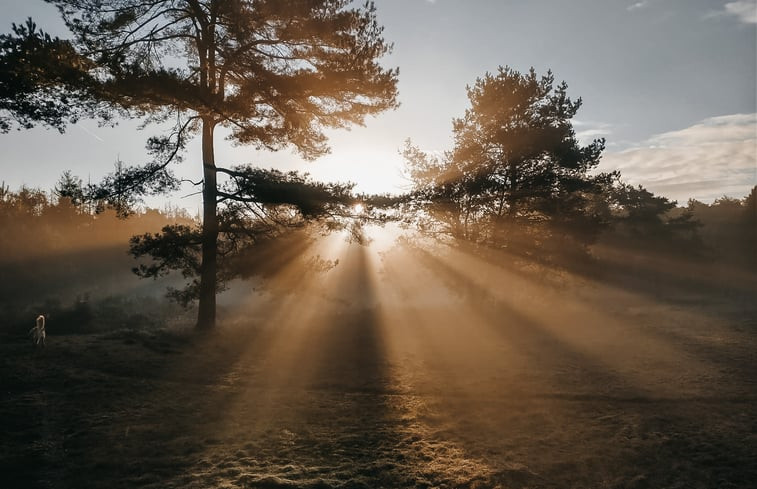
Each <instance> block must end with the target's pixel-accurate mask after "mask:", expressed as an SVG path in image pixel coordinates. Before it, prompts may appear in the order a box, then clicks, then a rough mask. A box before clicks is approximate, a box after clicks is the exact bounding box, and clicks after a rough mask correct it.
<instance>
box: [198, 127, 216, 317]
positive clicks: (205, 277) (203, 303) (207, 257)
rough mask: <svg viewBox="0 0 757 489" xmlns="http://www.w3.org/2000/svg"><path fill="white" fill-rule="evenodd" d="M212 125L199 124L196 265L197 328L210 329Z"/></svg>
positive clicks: (213, 214) (213, 243)
mask: <svg viewBox="0 0 757 489" xmlns="http://www.w3.org/2000/svg"><path fill="white" fill-rule="evenodd" d="M213 129H214V123H213V121H211V120H208V119H204V120H203V122H202V166H203V181H204V184H203V188H202V199H203V204H202V264H201V265H200V304H199V309H198V312H197V329H212V328H214V327H215V324H216V289H217V283H216V280H217V277H216V273H217V268H218V266H217V253H218V247H217V245H218V214H217V212H216V210H217V206H218V203H217V191H218V188H217V182H216V165H215V155H214V153H213Z"/></svg>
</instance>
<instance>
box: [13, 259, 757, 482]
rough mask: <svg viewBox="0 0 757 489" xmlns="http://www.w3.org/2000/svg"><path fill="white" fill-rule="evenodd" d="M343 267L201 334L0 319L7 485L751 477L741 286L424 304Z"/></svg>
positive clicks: (756, 453)
mask: <svg viewBox="0 0 757 489" xmlns="http://www.w3.org/2000/svg"><path fill="white" fill-rule="evenodd" d="M460 266H461V267H464V266H465V264H464V263H463V264H461V265H460ZM350 270H351V269H350V267H349V266H347V267H345V271H344V272H339V273H341V275H342V276H341V277H340V276H338V274H335V276H334V278H333V280H335V281H336V282H339V283H340V284H341V285H338V284H334V283H332V284H331V286H329V287H328V290H333V291H335V292H334V294H336V295H337V296H338V294H339V291H340V290H342V291H343V290H348V289H350V288H351V287H352V288H354V289H355V290H359V291H360V296H361V297H362V300H359V301H357V300H346V299H345V300H337V299H339V297H337V299H334V297H331V298H324V296H323V294H321V293H320V292H319V291H322V290H324V289H323V288H322V287H317V286H307V285H303V287H302V289H301V290H298V291H296V293H295V294H293V295H291V296H289V297H288V298H286V299H282V300H281V301H279V302H277V304H276V307H273V306H269V307H267V308H261V309H259V310H258V311H257V312H251V313H247V314H245V315H237V316H235V317H233V318H232V316H228V319H227V320H226V321H225V322H224V323H223V325H222V327H220V328H219V329H218V331H216V332H213V333H211V334H204V335H199V334H195V333H193V332H192V331H191V330H189V329H181V328H178V327H175V328H164V329H160V330H152V331H139V330H117V331H113V332H108V333H100V334H89V335H56V334H55V332H54V321H52V320H51V321H50V324H49V327H48V329H49V336H48V345H47V347H46V348H45V349H44V350H43V351H35V350H34V349H33V348H32V347H31V346H30V344H29V341H28V339H27V338H26V337H24V336H23V334H16V335H13V334H10V335H7V336H6V337H4V338H3V339H2V343H0V366H1V367H2V392H0V395H1V397H0V420H2V421H0V422H1V423H2V433H3V434H2V436H1V437H0V474H1V475H0V478H1V479H2V483H0V486H2V487H3V488H8V489H13V488H19V489H20V488H90V487H91V488H99V487H109V488H137V487H140V488H141V487H144V488H156V489H157V488H166V487H176V488H179V487H182V488H183V487H188V488H224V487H227V488H232V487H233V488H266V489H271V488H319V489H320V488H322V489H327V488H378V487H384V488H410V487H414V488H431V487H438V488H458V487H460V488H502V489H505V488H531V489H533V488H629V489H630V488H634V489H641V488H654V489H659V488H681V489H683V488H686V489H689V488H723V489H725V488H745V489H746V488H751V487H754V485H755V481H757V464H755V461H756V460H757V409H756V408H755V406H757V367H756V366H757V304H755V303H750V301H749V300H748V298H747V299H744V298H743V297H742V298H741V299H738V300H737V299H733V298H729V297H720V296H716V295H709V296H696V297H695V296H679V297H677V298H673V299H671V300H661V299H657V298H654V299H653V298H651V297H649V296H644V295H641V294H638V293H636V292H632V291H628V290H622V289H613V288H610V287H604V286H600V285H597V284H592V283H591V282H588V281H586V282H582V283H581V285H580V286H576V287H569V288H565V287H562V288H560V287H558V288H554V289H550V291H549V292H547V291H546V290H542V291H540V293H538V294H535V293H533V294H532V293H531V292H534V291H532V290H529V288H528V287H527V286H526V284H511V286H512V288H511V289H510V293H509V296H510V299H509V300H508V299H507V298H505V297H503V296H495V297H493V298H489V299H487V300H486V301H478V302H475V301H474V300H473V299H471V294H469V295H468V296H467V297H463V298H460V297H457V298H455V297H451V298H449V300H448V301H440V302H438V303H433V302H432V301H425V302H424V301H421V300H402V298H403V297H405V298H406V299H407V298H408V297H412V296H413V290H403V289H402V286H401V284H402V283H408V280H409V279H408V278H407V277H403V273H411V272H410V271H408V269H407V268H405V269H404V270H401V269H395V270H391V269H389V270H385V272H389V273H388V276H389V277H393V278H392V279H386V276H387V275H385V276H384V278H383V279H382V278H376V279H372V278H370V277H369V276H366V275H365V274H363V273H362V272H360V270H361V269H360V268H357V269H352V271H350ZM449 272H450V273H452V270H450V271H449ZM329 273H331V272H329ZM387 280H389V281H388V282H387ZM391 280H395V281H396V283H391ZM513 280H516V279H515V278H513ZM418 283H422V281H420V282H418ZM471 287H472V286H471ZM421 288H422V287H421ZM471 290H472V291H473V293H472V295H475V292H476V290H475V287H474V288H473V289H471V288H470V287H469V288H468V291H469V292H470V291H471ZM516 290H517V292H518V293H517V294H516V293H515V291H516ZM432 295H433V294H432ZM366 296H368V297H366ZM354 297H355V295H354V294H353V296H352V298H353V299H354ZM387 304H391V307H388V306H387ZM474 304H475V306H474Z"/></svg>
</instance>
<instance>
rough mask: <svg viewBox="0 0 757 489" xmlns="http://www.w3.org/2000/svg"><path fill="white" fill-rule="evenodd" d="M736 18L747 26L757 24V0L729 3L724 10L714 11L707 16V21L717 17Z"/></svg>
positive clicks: (741, 0)
mask: <svg viewBox="0 0 757 489" xmlns="http://www.w3.org/2000/svg"><path fill="white" fill-rule="evenodd" d="M726 16H728V17H736V18H737V19H738V20H739V21H740V22H743V23H745V24H757V0H736V1H735V2H728V3H726V4H725V5H724V6H723V10H719V11H713V12H710V13H708V14H707V15H705V16H704V17H705V19H712V18H716V17H726Z"/></svg>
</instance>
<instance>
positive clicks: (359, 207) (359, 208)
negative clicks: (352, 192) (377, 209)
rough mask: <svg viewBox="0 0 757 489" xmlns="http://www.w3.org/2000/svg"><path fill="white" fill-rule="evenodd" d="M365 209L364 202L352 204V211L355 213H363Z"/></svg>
mask: <svg viewBox="0 0 757 489" xmlns="http://www.w3.org/2000/svg"><path fill="white" fill-rule="evenodd" d="M364 210H365V207H364V206H363V204H355V205H353V206H352V212H353V213H354V214H362V213H363V211H364Z"/></svg>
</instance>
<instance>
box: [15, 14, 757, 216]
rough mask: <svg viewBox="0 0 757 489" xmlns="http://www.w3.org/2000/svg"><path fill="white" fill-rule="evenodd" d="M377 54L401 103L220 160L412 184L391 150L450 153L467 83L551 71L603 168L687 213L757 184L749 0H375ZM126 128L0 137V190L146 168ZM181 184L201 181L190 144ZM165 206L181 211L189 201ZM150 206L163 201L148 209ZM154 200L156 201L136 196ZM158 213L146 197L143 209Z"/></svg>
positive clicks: (138, 138) (133, 128) (219, 151)
mask: <svg viewBox="0 0 757 489" xmlns="http://www.w3.org/2000/svg"><path fill="white" fill-rule="evenodd" d="M376 6H377V12H378V18H379V22H380V23H381V24H382V25H383V26H384V27H385V31H384V37H385V38H386V39H387V40H388V41H390V42H392V43H393V44H394V50H393V52H392V53H391V54H390V55H389V56H387V57H386V58H384V60H383V64H385V65H386V66H387V67H399V69H400V76H399V87H398V88H399V93H400V95H399V101H400V103H401V105H400V107H399V108H398V109H397V110H395V111H392V112H387V113H384V114H381V115H379V116H376V117H372V118H369V119H368V120H367V121H366V125H365V126H364V127H355V128H353V129H352V130H350V131H344V130H340V131H329V132H328V133H327V134H328V135H329V137H330V141H331V149H332V151H331V154H329V155H327V156H324V157H322V158H320V159H318V160H316V161H314V162H305V161H302V160H301V159H300V158H299V157H298V156H297V155H296V154H295V153H294V152H292V151H289V150H284V151H279V152H277V153H269V152H261V151H256V150H254V149H252V148H250V147H234V146H232V145H231V144H230V143H229V142H227V141H225V140H223V139H222V137H217V138H216V161H217V162H218V163H219V164H223V165H224V166H225V165H231V164H243V163H251V164H254V165H255V166H261V167H266V168H271V167H273V168H279V169H284V170H289V169H297V170H302V171H307V172H309V173H310V174H311V175H312V176H313V177H314V178H316V179H320V180H329V181H353V182H355V183H357V189H358V190H359V191H364V192H401V191H402V190H404V189H407V188H408V186H409V182H408V180H407V179H406V178H405V177H404V174H403V162H402V158H401V156H400V155H399V149H400V148H401V147H402V146H403V144H404V141H405V140H406V139H408V138H410V139H411V140H412V141H413V143H414V144H416V145H417V146H419V147H420V148H421V149H423V150H426V151H430V152H442V151H445V150H448V149H450V148H451V144H452V119H453V118H455V117H460V116H462V115H463V113H464V111H465V109H466V108H467V107H468V100H467V96H466V91H465V87H466V85H471V84H473V83H475V80H476V78H477V77H480V76H482V75H484V74H485V73H486V72H495V71H496V70H497V67H498V66H505V65H507V66H510V67H512V68H514V69H516V70H519V71H521V72H524V71H527V70H528V69H529V68H530V67H532V66H533V67H534V68H535V69H536V71H537V73H539V74H543V73H545V72H546V71H547V70H548V69H551V70H552V71H553V73H554V74H555V77H556V79H557V80H565V81H566V82H567V84H568V86H569V88H568V93H569V95H570V96H571V97H572V98H574V99H575V98H578V97H581V98H582V100H583V106H582V108H581V110H580V111H579V112H578V114H577V115H576V118H575V119H574V121H573V123H574V127H575V129H576V132H577V134H578V136H579V137H580V138H581V140H582V141H584V142H589V141H591V140H592V139H593V138H596V137H604V138H606V140H607V149H606V151H605V153H604V156H603V158H602V162H601V166H600V168H601V169H602V170H614V169H619V170H620V171H621V174H622V178H623V180H625V181H627V182H628V183H631V184H634V185H638V184H641V185H644V186H645V187H646V188H648V189H650V190H651V191H653V192H655V193H656V194H659V195H664V196H666V197H669V198H671V199H674V200H677V201H678V202H679V203H680V204H682V205H685V204H686V202H687V201H688V199H689V198H696V199H698V200H701V201H704V202H712V200H714V199H716V198H718V197H721V196H723V195H729V196H732V197H739V198H740V197H743V196H745V195H746V194H747V193H748V192H749V189H750V188H751V187H752V186H754V185H756V184H757V101H756V99H757V0H736V1H725V0H642V1H638V2H637V1H633V0H572V1H570V2H567V1H564V0H538V1H537V0H377V1H376ZM0 12H2V15H0V31H3V32H7V31H9V30H10V25H11V23H12V22H16V23H20V22H23V21H24V19H25V18H26V17H29V16H31V17H33V18H34V19H35V21H36V22H37V24H38V25H39V26H40V27H41V28H43V29H44V30H47V31H48V32H51V33H52V34H56V35H59V36H61V37H65V35H66V31H65V28H64V27H63V26H62V23H61V22H60V20H59V19H58V15H57V12H56V11H55V9H54V8H52V7H50V6H49V5H47V4H45V3H44V2H42V1H41V0H23V1H22V0H15V1H14V0H0ZM138 126H139V124H138V122H136V121H124V122H123V123H121V124H120V125H119V126H118V127H117V128H115V129H111V128H101V127H98V125H97V123H96V122H94V121H82V122H80V123H79V124H77V125H76V126H74V127H70V128H68V129H67V131H66V133H65V134H63V135H61V134H58V132H57V131H54V130H46V129H41V128H38V129H33V130H28V131H12V132H11V133H9V134H0V181H4V182H5V185H8V186H10V187H11V188H18V187H19V186H21V185H23V184H26V185H29V186H33V187H40V188H43V189H50V188H52V187H53V186H54V184H55V182H56V181H57V180H58V178H59V177H60V175H61V173H62V172H63V171H64V170H71V171H72V172H73V173H74V174H76V175H79V176H80V177H82V178H83V179H84V180H85V181H87V180H91V181H97V180H99V179H100V178H101V177H102V176H103V175H104V174H106V173H108V172H110V171H112V170H113V165H114V163H115V161H116V160H117V159H120V160H122V161H124V162H125V163H127V164H139V163H142V162H144V161H146V160H147V157H146V155H145V152H144V143H145V141H146V139H147V137H148V136H150V135H152V134H154V133H155V132H156V129H155V128H150V127H148V128H147V129H144V130H141V131H140V130H138ZM175 169H176V171H177V173H178V174H179V175H181V176H183V177H186V178H188V179H193V180H197V179H199V176H200V170H201V168H200V150H199V141H194V142H193V143H192V145H191V146H190V148H189V151H188V153H187V155H186V158H185V161H184V163H182V165H181V166H177V167H176V168H175ZM192 193H193V190H192V189H191V188H186V189H183V190H182V191H181V192H179V193H177V194H175V195H174V196H172V197H171V198H170V203H171V204H172V205H174V206H180V207H186V208H187V209H189V210H190V211H191V212H192V213H194V212H196V211H197V210H198V209H199V204H200V197H199V196H197V195H191V194H192ZM161 202H162V201H161ZM148 203H153V202H148ZM155 205H157V204H155Z"/></svg>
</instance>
